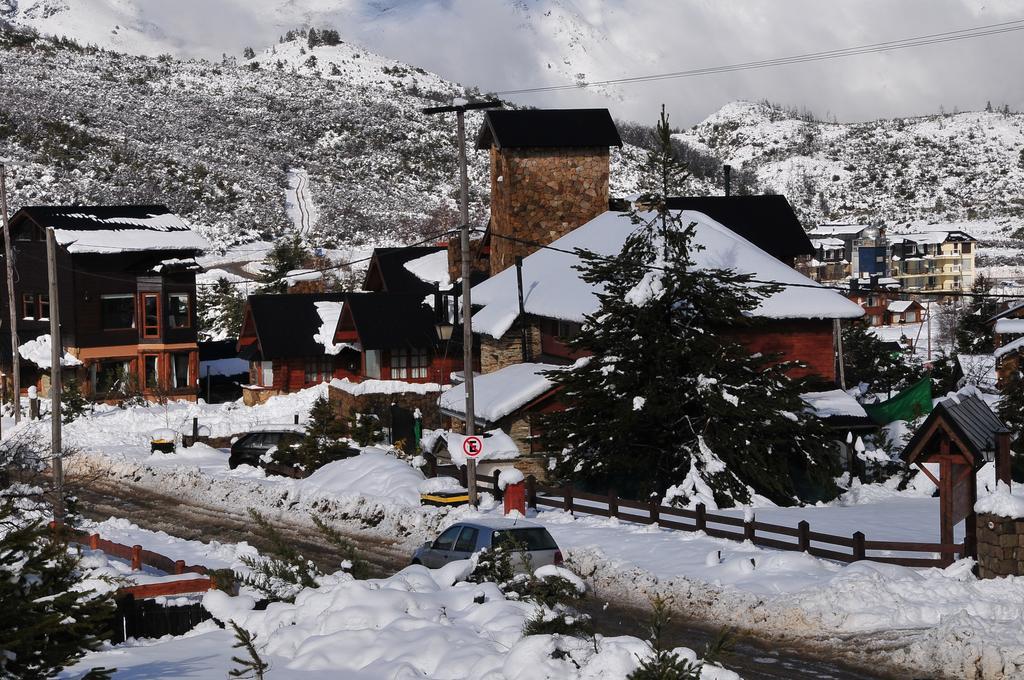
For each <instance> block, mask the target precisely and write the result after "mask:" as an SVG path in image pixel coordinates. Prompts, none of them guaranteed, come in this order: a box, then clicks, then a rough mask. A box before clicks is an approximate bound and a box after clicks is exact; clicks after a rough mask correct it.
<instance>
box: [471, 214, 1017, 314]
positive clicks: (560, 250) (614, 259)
mask: <svg viewBox="0 0 1024 680" xmlns="http://www.w3.org/2000/svg"><path fill="white" fill-rule="evenodd" d="M474 231H476V232H477V233H481V232H483V233H489V234H490V236H492V237H497V238H501V239H505V240H507V241H512V242H514V243H519V244H522V245H528V246H533V247H535V248H540V249H543V250H552V251H554V252H556V253H564V254H566V255H573V256H575V257H580V255H581V254H582V253H586V254H587V255H588V256H589V257H591V258H593V259H595V260H599V261H601V262H617V261H618V258H617V257H614V256H609V255H600V254H598V253H594V252H593V251H587V250H584V249H582V248H577V249H576V250H568V249H566V248H558V247H556V246H553V245H550V244H544V243H541V242H540V241H533V240H531V239H524V238H519V237H517V236H509V235H508V234H499V233H497V232H493V231H491V232H486V231H485V230H482V229H475V230H474ZM636 266H638V267H640V268H642V269H647V270H648V271H662V272H664V271H669V270H668V269H667V268H666V267H659V266H658V265H653V264H643V263H637V264H636ZM794 271H795V270H794ZM797 273H799V272H797ZM801 276H803V275H802V274H801ZM747 280H748V281H749V282H750V283H757V284H761V285H765V286H780V287H782V288H811V289H814V290H834V291H837V292H840V293H844V294H849V293H850V292H851V291H850V289H849V288H844V287H842V286H826V285H824V284H821V283H817V282H814V281H812V282H810V283H794V282H787V281H766V280H763V279H753V278H751V279H747ZM875 291H886V292H891V293H899V294H902V295H938V296H945V297H969V298H992V299H997V300H1007V299H1011V300H1016V299H1024V294H1016V295H1015V294H1007V295H1001V294H998V293H976V292H974V291H963V290H960V291H952V290H951V291H945V290H944V291H939V292H934V293H930V292H925V291H920V290H916V291H915V290H906V289H902V288H891V287H889V286H884V287H877V288H865V289H863V292H865V293H868V292H875Z"/></svg>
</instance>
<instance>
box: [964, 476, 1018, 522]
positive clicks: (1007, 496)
mask: <svg viewBox="0 0 1024 680" xmlns="http://www.w3.org/2000/svg"><path fill="white" fill-rule="evenodd" d="M974 511H975V512H983V513H986V514H989V515H998V516H999V517H1008V518H1010V519H1020V518H1021V517H1024V498H1022V497H1021V496H1014V495H1013V494H1011V493H1010V487H1009V486H1007V485H1006V484H1005V483H1004V482H996V489H995V491H993V492H992V493H990V494H989V495H987V496H983V497H982V498H979V499H978V501H977V502H976V503H975V504H974Z"/></svg>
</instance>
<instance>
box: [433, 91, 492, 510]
mask: <svg viewBox="0 0 1024 680" xmlns="http://www.w3.org/2000/svg"><path fill="white" fill-rule="evenodd" d="M501 105H502V104H501V102H496V101H486V102H473V103H470V102H467V101H466V100H464V99H456V100H455V101H454V102H453V103H452V105H451V106H435V107H431V108H427V109H423V113H425V114H427V115H428V116H432V115H437V114H439V113H455V117H456V120H457V122H458V131H457V133H458V144H459V180H460V181H459V217H460V219H461V220H462V226H461V231H462V373H463V375H464V376H465V377H466V382H465V384H466V435H467V436H472V435H474V434H475V433H476V411H475V409H474V408H473V326H472V324H471V323H470V317H471V315H472V311H471V310H472V307H471V305H470V294H469V288H470V285H469V279H470V273H471V271H470V261H469V257H470V256H469V169H468V167H467V161H466V111H469V110H472V109H493V108H497V107H500V106H501ZM466 486H468V487H469V504H470V505H473V506H475V505H476V503H477V489H476V460H474V459H473V458H469V459H468V460H467V461H466Z"/></svg>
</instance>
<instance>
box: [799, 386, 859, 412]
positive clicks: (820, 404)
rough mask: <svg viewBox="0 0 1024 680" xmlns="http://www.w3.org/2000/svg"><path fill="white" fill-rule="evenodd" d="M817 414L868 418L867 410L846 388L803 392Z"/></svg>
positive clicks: (808, 403) (802, 395)
mask: <svg viewBox="0 0 1024 680" xmlns="http://www.w3.org/2000/svg"><path fill="white" fill-rule="evenodd" d="M800 398H801V399H803V400H804V401H805V402H806V403H807V405H808V406H810V407H811V410H812V411H814V413H815V415H817V416H818V417H819V418H828V417H830V416H857V417H861V418H867V417H868V414H867V411H865V410H864V407H863V406H861V405H860V403H858V401H857V400H856V399H854V398H853V397H852V396H851V395H850V394H849V393H848V392H846V391H844V390H839V389H836V390H827V391H824V392H807V393H806V394H801V395H800Z"/></svg>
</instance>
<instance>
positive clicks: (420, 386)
mask: <svg viewBox="0 0 1024 680" xmlns="http://www.w3.org/2000/svg"><path fill="white" fill-rule="evenodd" d="M331 387H336V388H338V389H339V390H345V391H346V392H348V393H349V394H354V395H357V396H358V395H360V394H403V393H409V392H411V393H413V394H430V393H431V392H440V391H442V390H444V389H446V388H447V386H446V385H439V384H438V383H410V382H404V381H402V380H373V379H370V380H364V381H362V382H352V381H351V380H349V379H348V378H343V379H338V378H334V379H333V380H331Z"/></svg>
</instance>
